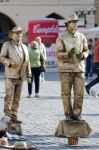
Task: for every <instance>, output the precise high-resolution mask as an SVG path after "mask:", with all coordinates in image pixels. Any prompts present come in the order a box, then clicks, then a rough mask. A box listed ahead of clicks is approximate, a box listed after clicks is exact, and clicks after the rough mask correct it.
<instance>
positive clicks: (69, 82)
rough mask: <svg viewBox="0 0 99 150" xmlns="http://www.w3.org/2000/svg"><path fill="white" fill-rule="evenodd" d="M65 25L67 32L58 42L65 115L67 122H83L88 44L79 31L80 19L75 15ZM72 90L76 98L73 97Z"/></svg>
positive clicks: (57, 48) (58, 62)
mask: <svg viewBox="0 0 99 150" xmlns="http://www.w3.org/2000/svg"><path fill="white" fill-rule="evenodd" d="M65 25H66V27H67V29H66V31H65V32H64V33H63V34H62V35H60V36H59V37H58V38H57V40H56V57H57V65H58V70H59V73H60V80H61V96H62V100H63V106H64V114H65V116H66V119H67V120H71V119H74V120H81V112H82V104H83V97H84V72H85V59H86V57H87V56H88V44H87V40H86V38H85V36H84V35H83V34H82V33H80V32H78V31H77V27H78V17H77V16H76V15H75V14H73V15H71V16H70V17H68V19H67V20H66V22H65ZM72 90H73V94H74V97H72ZM72 99H73V101H72Z"/></svg>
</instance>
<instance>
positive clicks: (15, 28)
mask: <svg viewBox="0 0 99 150" xmlns="http://www.w3.org/2000/svg"><path fill="white" fill-rule="evenodd" d="M17 32H22V34H24V33H26V30H25V29H23V28H22V27H21V26H15V27H13V28H12V29H11V30H10V31H9V32H8V37H9V38H12V35H13V33H17Z"/></svg>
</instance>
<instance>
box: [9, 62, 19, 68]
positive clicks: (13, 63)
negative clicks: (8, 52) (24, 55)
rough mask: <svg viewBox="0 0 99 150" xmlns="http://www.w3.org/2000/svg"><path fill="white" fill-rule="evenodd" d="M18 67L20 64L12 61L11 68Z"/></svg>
mask: <svg viewBox="0 0 99 150" xmlns="http://www.w3.org/2000/svg"><path fill="white" fill-rule="evenodd" d="M17 66H18V63H17V62H15V61H11V62H10V64H9V67H13V68H17Z"/></svg>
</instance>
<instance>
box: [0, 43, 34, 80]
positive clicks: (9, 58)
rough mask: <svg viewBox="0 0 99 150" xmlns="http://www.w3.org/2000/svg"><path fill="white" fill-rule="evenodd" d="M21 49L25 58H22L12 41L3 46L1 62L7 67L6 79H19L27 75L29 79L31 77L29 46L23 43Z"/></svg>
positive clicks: (0, 56) (0, 55)
mask: <svg viewBox="0 0 99 150" xmlns="http://www.w3.org/2000/svg"><path fill="white" fill-rule="evenodd" d="M21 48H22V53H23V56H24V58H21V57H20V55H19V53H18V50H17V47H16V45H15V43H14V42H13V41H12V40H11V41H8V42H5V43H4V44H3V46H2V48H1V54H0V61H1V63H3V64H4V65H5V78H13V79H19V78H23V77H24V75H25V74H27V76H28V77H30V76H31V69H30V61H29V53H28V49H27V46H26V45H24V44H23V43H21ZM24 67H25V68H24ZM22 71H23V73H22Z"/></svg>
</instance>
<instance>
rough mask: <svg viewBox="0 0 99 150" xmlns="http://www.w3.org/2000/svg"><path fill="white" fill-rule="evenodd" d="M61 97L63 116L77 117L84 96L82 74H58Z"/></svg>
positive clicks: (80, 110)
mask: <svg viewBox="0 0 99 150" xmlns="http://www.w3.org/2000/svg"><path fill="white" fill-rule="evenodd" d="M60 79H61V96H62V100H63V107H64V114H65V115H69V116H72V115H76V116H79V115H80V114H81V112H82V104H83V96H84V74H83V73H79V72H69V73H67V72H64V73H60Z"/></svg>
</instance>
